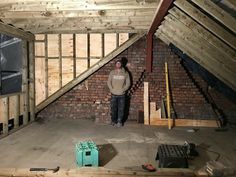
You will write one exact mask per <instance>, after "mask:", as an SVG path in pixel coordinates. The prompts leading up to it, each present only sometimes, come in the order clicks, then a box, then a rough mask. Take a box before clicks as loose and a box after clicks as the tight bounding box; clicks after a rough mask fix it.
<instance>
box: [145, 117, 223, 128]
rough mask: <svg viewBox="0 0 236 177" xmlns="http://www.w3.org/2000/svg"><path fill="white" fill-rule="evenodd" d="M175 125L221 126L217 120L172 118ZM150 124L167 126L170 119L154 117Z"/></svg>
mask: <svg viewBox="0 0 236 177" xmlns="http://www.w3.org/2000/svg"><path fill="white" fill-rule="evenodd" d="M171 122H172V125H173V126H181V127H183V126H184V127H219V125H220V124H219V122H218V121H216V120H212V119H210V120H202V119H179V118H178V119H171ZM150 125H161V126H167V125H168V119H159V118H156V119H155V118H153V119H151V120H150Z"/></svg>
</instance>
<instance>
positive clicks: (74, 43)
mask: <svg viewBox="0 0 236 177" xmlns="http://www.w3.org/2000/svg"><path fill="white" fill-rule="evenodd" d="M73 78H76V34H73Z"/></svg>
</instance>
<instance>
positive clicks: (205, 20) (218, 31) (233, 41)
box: [174, 0, 236, 50]
mask: <svg viewBox="0 0 236 177" xmlns="http://www.w3.org/2000/svg"><path fill="white" fill-rule="evenodd" d="M174 4H175V5H176V6H177V7H179V8H180V9H181V10H183V11H184V12H185V13H187V14H188V15H189V16H190V17H192V18H193V19H194V20H196V21H197V22H198V23H200V24H201V25H202V26H204V27H205V28H207V29H208V30H209V31H211V32H212V33H213V34H215V35H216V36H217V37H219V38H220V39H221V40H223V41H224V42H225V43H226V44H228V45H229V46H230V47H232V48H233V49H234V50H236V38H235V35H233V34H231V33H229V32H228V31H227V30H225V29H224V28H223V27H222V26H220V25H219V24H217V23H215V22H214V21H213V20H212V19H211V18H209V17H208V16H206V15H205V14H203V13H202V12H201V11H200V10H198V9H197V8H195V7H194V6H192V5H191V4H190V3H189V2H187V1H182V0H176V1H175V2H174Z"/></svg>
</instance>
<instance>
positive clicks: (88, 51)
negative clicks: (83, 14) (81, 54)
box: [87, 33, 90, 68]
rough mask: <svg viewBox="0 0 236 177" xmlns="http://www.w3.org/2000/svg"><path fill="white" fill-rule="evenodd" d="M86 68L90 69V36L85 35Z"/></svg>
mask: <svg viewBox="0 0 236 177" xmlns="http://www.w3.org/2000/svg"><path fill="white" fill-rule="evenodd" d="M87 68H90V34H89V33H88V34H87Z"/></svg>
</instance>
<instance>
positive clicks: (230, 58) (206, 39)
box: [156, 0, 236, 91]
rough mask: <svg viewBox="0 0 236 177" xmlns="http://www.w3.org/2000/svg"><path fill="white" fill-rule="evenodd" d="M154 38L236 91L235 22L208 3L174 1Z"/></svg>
mask: <svg viewBox="0 0 236 177" xmlns="http://www.w3.org/2000/svg"><path fill="white" fill-rule="evenodd" d="M156 36H157V37H159V38H160V39H162V40H163V41H164V42H165V43H167V44H170V43H172V44H174V45H175V46H176V47H178V48H179V49H180V50H182V52H183V53H185V54H187V55H188V56H190V57H191V58H192V59H193V60H195V61H196V62H197V63H199V64H200V65H201V66H203V67H204V68H205V69H207V70H208V71H209V72H211V73H212V74H214V75H215V76H216V77H217V78H218V79H220V80H221V81H223V82H224V83H225V84H227V85H228V86H229V87H231V88H232V89H233V90H235V91H236V19H235V18H234V17H233V16H232V15H230V14H229V13H227V12H226V11H224V10H223V9H222V8H220V7H219V6H217V5H216V4H214V3H213V2H212V1H210V0H188V1H186V0H176V1H175V2H174V7H173V8H171V9H170V10H169V13H168V15H166V17H165V20H164V21H163V22H162V25H161V26H160V27H159V29H158V30H157V31H156Z"/></svg>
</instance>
